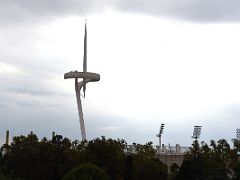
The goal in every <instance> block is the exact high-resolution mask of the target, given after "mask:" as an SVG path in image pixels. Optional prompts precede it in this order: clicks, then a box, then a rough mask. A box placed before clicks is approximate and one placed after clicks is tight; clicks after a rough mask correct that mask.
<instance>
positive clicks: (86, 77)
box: [64, 23, 100, 140]
mask: <svg viewBox="0 0 240 180" xmlns="http://www.w3.org/2000/svg"><path fill="white" fill-rule="evenodd" d="M68 78H74V79H75V92H76V98H77V106H78V116H79V122H80V129H81V135H82V140H87V136H86V130H85V125H84V119H83V111H82V103H81V96H80V91H81V89H82V88H83V94H84V97H85V92H86V84H87V83H88V82H95V81H99V80H100V75H99V74H96V73H91V72H87V23H85V35H84V54H83V72H78V71H74V72H73V71H71V72H68V73H65V74H64V79H68ZM79 78H82V79H83V80H82V81H80V82H78V79H79Z"/></svg>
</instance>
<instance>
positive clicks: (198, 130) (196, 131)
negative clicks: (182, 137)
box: [192, 126, 202, 140]
mask: <svg viewBox="0 0 240 180" xmlns="http://www.w3.org/2000/svg"><path fill="white" fill-rule="evenodd" d="M201 130H202V126H194V130H193V136H192V138H193V139H195V140H198V139H199V137H200V134H201Z"/></svg>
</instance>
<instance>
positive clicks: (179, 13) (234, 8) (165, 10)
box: [115, 0, 240, 22]
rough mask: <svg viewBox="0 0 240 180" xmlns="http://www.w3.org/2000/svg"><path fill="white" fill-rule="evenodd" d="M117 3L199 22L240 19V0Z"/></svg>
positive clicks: (152, 12) (143, 11)
mask: <svg viewBox="0 0 240 180" xmlns="http://www.w3.org/2000/svg"><path fill="white" fill-rule="evenodd" d="M115 5H116V7H118V8H119V9H121V10H124V11H129V12H138V13H145V14H152V15H157V16H163V17H171V18H177V19H182V20H189V21H197V22H198V21H200V22H211V21H239V20H240V11H239V6H240V2H239V1H236V0H212V1H208V0H168V1H164V0H160V1H156V0H150V1H149V0H142V1H137V0H135V1H131V2H129V1H126V0H125V1H118V0H115Z"/></svg>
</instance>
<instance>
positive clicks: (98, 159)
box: [0, 133, 240, 180]
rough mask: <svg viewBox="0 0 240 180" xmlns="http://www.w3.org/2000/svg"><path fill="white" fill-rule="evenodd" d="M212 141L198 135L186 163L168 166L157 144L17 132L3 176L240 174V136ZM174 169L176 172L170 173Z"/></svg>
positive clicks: (158, 179)
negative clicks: (128, 149) (40, 136)
mask: <svg viewBox="0 0 240 180" xmlns="http://www.w3.org/2000/svg"><path fill="white" fill-rule="evenodd" d="M233 143H234V146H233V148H230V145H229V144H228V143H227V141H226V140H224V139H221V140H219V141H217V142H215V141H213V140H212V141H211V142H210V144H209V145H208V144H206V143H204V142H202V143H201V144H199V142H198V141H197V140H195V141H194V142H193V144H192V147H191V149H190V151H189V153H187V154H186V155H185V157H184V161H183V163H182V166H181V167H178V166H177V165H176V164H173V165H172V166H171V167H170V169H169V171H168V167H167V166H166V165H165V164H163V163H162V162H160V161H159V160H158V159H157V158H156V150H155V149H154V148H153V146H152V143H151V142H149V143H146V144H144V145H141V144H134V146H135V152H136V153H134V154H128V153H126V151H125V148H126V142H125V141H124V140H120V139H117V140H114V139H106V138H105V137H104V136H103V137H101V138H97V139H94V140H92V141H88V142H83V141H82V142H80V141H78V140H74V141H71V140H70V139H68V138H63V137H62V136H61V135H55V136H53V137H52V139H50V140H48V139H47V138H43V139H41V140H39V139H38V137H37V135H36V134H33V133H30V134H28V135H27V136H16V137H14V138H13V142H12V143H11V145H3V146H2V147H1V150H2V152H6V153H5V154H4V155H1V156H0V179H18V180H60V179H63V180H76V179H81V180H167V179H171V180H174V179H176V180H178V179H179V180H195V179H198V180H205V179H206V180H221V179H222V180H225V179H240V161H239V153H240V141H239V140H236V139H235V140H233ZM169 172H170V174H169Z"/></svg>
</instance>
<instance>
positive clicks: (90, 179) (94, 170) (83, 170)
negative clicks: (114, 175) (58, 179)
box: [62, 163, 109, 180]
mask: <svg viewBox="0 0 240 180" xmlns="http://www.w3.org/2000/svg"><path fill="white" fill-rule="evenodd" d="M76 179H81V180H108V179H109V177H108V176H107V174H106V173H105V172H104V171H103V170H102V169H101V168H99V167H97V166H96V165H93V164H89V163H87V164H84V165H81V166H79V167H76V168H74V169H72V170H71V171H70V172H68V173H67V174H66V175H65V176H64V177H63V179H62V180H76Z"/></svg>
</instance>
